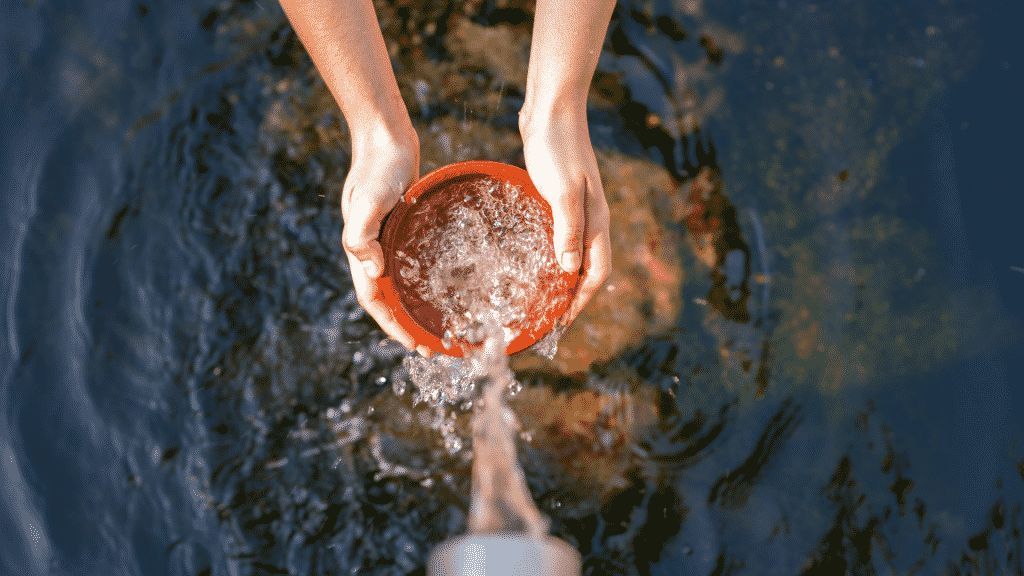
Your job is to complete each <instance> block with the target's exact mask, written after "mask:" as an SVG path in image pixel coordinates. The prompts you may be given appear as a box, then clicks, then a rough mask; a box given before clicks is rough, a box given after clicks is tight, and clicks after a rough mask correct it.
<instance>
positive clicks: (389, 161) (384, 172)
mask: <svg viewBox="0 0 1024 576" xmlns="http://www.w3.org/2000/svg"><path fill="white" fill-rule="evenodd" d="M352 147H353V154H352V167H351V169H350V170H349V173H348V177H346V178H345V185H344V187H343V189H342V193H341V216H342V218H343V219H344V221H345V229H344V231H343V233H342V244H343V245H344V247H345V253H346V254H347V255H348V263H349V270H350V271H351V273H352V284H353V285H354V286H355V290H356V298H358V299H359V304H361V305H362V307H363V308H364V309H365V310H366V311H367V312H369V313H370V316H372V317H373V319H374V320H376V321H377V324H379V325H380V327H381V329H382V330H384V332H386V333H387V335H388V336H389V337H391V338H392V339H394V340H397V341H398V342H400V343H401V344H402V345H403V346H405V347H406V348H407V349H409V350H410V351H411V350H414V349H416V350H419V352H420V354H421V355H423V356H428V357H429V356H430V351H429V349H428V348H427V347H426V346H422V345H419V346H417V344H418V343H417V342H416V340H415V339H414V338H413V337H412V335H411V334H409V332H407V331H406V330H405V328H403V327H402V325H401V324H399V323H398V321H397V320H396V319H395V317H394V315H393V314H392V313H391V310H389V309H388V307H387V306H386V305H385V304H384V298H383V294H382V293H381V291H380V288H378V287H377V279H378V278H380V277H381V275H382V274H383V272H384V252H383V250H382V249H381V246H380V242H378V241H377V236H378V235H379V234H380V227H381V222H382V221H383V220H384V216H386V215H387V214H388V212H390V211H391V209H392V208H394V207H395V205H396V204H397V203H398V201H399V200H400V199H401V197H402V194H404V193H405V191H406V190H408V189H409V186H410V185H412V183H413V182H414V181H415V180H416V179H417V178H418V177H419V165H420V158H419V156H420V150H419V140H418V139H417V137H416V133H415V132H412V135H411V138H410V137H409V136H408V135H406V137H404V138H395V137H393V135H391V134H388V133H386V132H385V131H379V132H377V133H376V134H374V135H372V136H370V137H369V138H366V139H365V140H364V141H363V142H353V146H352Z"/></svg>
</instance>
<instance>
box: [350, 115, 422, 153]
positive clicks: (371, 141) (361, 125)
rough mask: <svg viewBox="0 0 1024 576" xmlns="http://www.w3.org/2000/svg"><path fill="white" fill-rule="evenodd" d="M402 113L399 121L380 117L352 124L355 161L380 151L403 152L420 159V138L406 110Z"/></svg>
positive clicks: (351, 133) (351, 132)
mask: <svg viewBox="0 0 1024 576" xmlns="http://www.w3.org/2000/svg"><path fill="white" fill-rule="evenodd" d="M402 112H403V114H400V115H398V118H397V119H396V118H395V117H391V118H384V117H378V118H375V119H361V121H358V122H354V123H350V124H349V131H350V135H351V138H352V156H353V159H355V158H358V157H361V156H363V155H367V156H372V155H374V154H375V153H377V152H378V151H380V150H401V151H404V152H408V153H412V154H414V155H415V157H417V158H419V150H420V141H419V136H417V135H416V129H415V128H413V126H412V121H411V120H410V119H409V115H408V113H406V112H405V109H404V108H403V109H402Z"/></svg>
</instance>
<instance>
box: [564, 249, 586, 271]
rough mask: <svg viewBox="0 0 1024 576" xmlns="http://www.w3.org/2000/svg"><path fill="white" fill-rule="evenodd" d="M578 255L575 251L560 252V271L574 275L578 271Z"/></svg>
mask: <svg viewBox="0 0 1024 576" xmlns="http://www.w3.org/2000/svg"><path fill="white" fill-rule="evenodd" d="M580 264H581V262H580V253H579V252H576V251H572V252H562V269H563V270H565V271H566V272H570V273H573V274H575V273H576V272H579V271H580Z"/></svg>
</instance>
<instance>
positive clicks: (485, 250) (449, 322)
mask: <svg viewBox="0 0 1024 576" xmlns="http://www.w3.org/2000/svg"><path fill="white" fill-rule="evenodd" d="M444 196H445V197H447V198H449V200H448V201H449V202H450V204H449V205H448V206H446V207H444V206H442V207H433V206H431V207H420V208H419V210H422V216H421V217H420V218H422V221H421V222H420V223H419V224H417V223H416V222H417V219H416V218H411V219H412V222H413V223H412V224H410V231H409V238H408V240H407V241H406V242H405V243H403V244H401V245H399V246H396V247H395V254H396V256H397V261H398V275H399V277H400V280H399V279H396V282H398V283H399V284H400V286H401V289H402V290H403V292H408V293H411V294H413V295H415V298H416V299H417V300H418V301H423V302H426V303H427V304H429V305H430V306H431V307H433V308H434V309H435V310H437V311H439V312H440V313H441V326H439V327H437V331H438V332H439V333H442V334H443V335H444V338H443V339H442V343H443V345H444V346H445V347H446V348H449V349H450V348H451V347H452V346H453V345H454V344H455V343H456V342H457V343H459V344H460V345H466V344H470V345H471V344H472V342H474V341H482V338H481V336H482V334H481V335H476V334H474V332H476V331H479V330H480V328H481V327H482V326H481V325H480V323H479V322H480V321H479V318H481V317H482V315H483V314H485V313H490V312H496V313H497V314H498V315H499V316H498V318H497V322H498V323H499V324H500V325H501V326H502V327H503V328H504V331H505V340H506V342H512V340H514V339H515V338H516V337H518V336H519V335H520V334H521V333H522V332H523V331H527V332H529V333H532V334H540V332H541V324H542V322H543V321H544V319H545V318H546V317H550V316H551V315H552V314H551V312H550V311H551V310H556V309H558V308H559V307H561V308H562V309H564V308H565V307H566V306H567V305H568V299H569V295H570V294H569V290H568V283H567V282H566V280H565V279H564V278H561V277H560V276H559V273H560V269H559V267H558V264H557V262H556V261H555V254H554V248H553V246H552V240H551V232H550V230H551V226H552V221H551V216H550V215H548V214H547V213H546V212H545V211H544V210H543V208H542V206H541V204H540V201H538V200H537V199H535V198H532V197H530V196H527V195H526V194H525V193H524V192H523V191H522V188H521V187H519V186H515V185H513V184H511V183H508V182H501V181H498V180H494V179H491V178H478V179H473V180H470V181H466V182H460V183H458V184H457V185H455V186H454V187H453V189H452V190H450V191H446V192H445V193H444ZM437 201H439V200H435V203H436V202H437ZM425 203H430V202H429V200H428V201H427V202H423V201H420V202H419V204H425ZM416 213H417V212H416V210H414V212H413V214H416Z"/></svg>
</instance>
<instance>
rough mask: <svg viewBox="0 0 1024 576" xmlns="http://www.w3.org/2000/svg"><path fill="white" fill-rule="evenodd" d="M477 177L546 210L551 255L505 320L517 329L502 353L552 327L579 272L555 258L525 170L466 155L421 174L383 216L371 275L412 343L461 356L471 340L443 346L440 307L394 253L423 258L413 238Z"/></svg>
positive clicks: (433, 226)
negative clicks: (516, 314) (380, 264)
mask: <svg viewBox="0 0 1024 576" xmlns="http://www.w3.org/2000/svg"><path fill="white" fill-rule="evenodd" d="M478 181H492V182H493V181H497V182H499V183H508V184H510V185H511V186H514V187H516V188H517V189H518V192H519V193H520V194H524V195H525V199H524V202H532V201H533V200H536V201H538V202H537V203H536V204H534V206H538V205H539V208H540V209H541V210H542V211H543V213H544V214H545V215H546V220H545V221H544V224H543V227H544V231H545V233H546V235H547V245H548V247H549V249H550V251H551V256H552V257H551V258H550V262H549V265H548V266H546V267H545V268H543V269H542V271H541V275H540V276H539V280H538V286H539V287H540V289H539V290H538V298H537V299H536V300H534V301H531V302H529V303H528V304H526V309H527V310H528V312H527V313H526V317H525V318H524V319H523V320H522V321H519V322H512V323H510V324H507V325H506V329H508V330H510V331H511V332H512V333H513V334H517V335H516V336H515V337H514V338H512V340H511V342H510V343H509V345H508V347H507V350H506V352H507V353H508V354H512V353H515V352H518V351H520V350H523V349H525V348H527V347H529V346H531V345H532V344H533V343H535V342H536V341H537V340H540V339H541V338H543V337H544V335H545V334H547V333H548V332H549V331H550V330H551V328H552V327H554V325H555V322H556V321H557V319H558V318H559V317H560V316H561V315H562V314H563V313H564V312H565V310H566V309H567V308H568V305H569V303H570V302H571V301H572V297H573V296H574V295H575V293H576V288H577V286H578V284H579V279H580V274H578V273H577V274H570V273H567V272H565V271H564V270H562V269H561V267H559V266H558V263H557V261H555V259H554V241H553V238H554V233H553V230H552V229H551V226H550V222H551V207H550V205H549V204H548V203H547V201H545V200H544V199H543V198H542V197H541V195H540V193H539V192H537V189H536V187H535V186H534V185H533V182H532V181H531V180H530V177H529V175H528V174H527V173H526V171H525V170H523V169H521V168H517V167H515V166H511V165H509V164H503V163H501V162H491V161H486V160H471V161H467V162H458V163H455V164H449V165H448V166H444V167H441V168H438V169H437V170H434V171H433V172H431V173H429V174H427V175H426V176H424V177H423V178H421V179H419V180H418V181H416V182H415V183H414V184H413V185H412V186H411V187H410V188H409V190H408V191H407V192H406V193H405V195H404V196H403V197H402V199H401V200H400V201H399V202H398V204H397V205H396V206H395V208H394V209H393V210H392V211H391V212H390V213H389V214H388V215H387V216H386V217H385V220H384V223H383V225H382V226H381V233H380V237H379V241H380V243H381V247H382V248H383V251H384V273H383V275H382V276H381V277H380V278H379V279H378V280H377V286H378V287H379V288H380V290H381V292H382V293H383V295H384V303H385V304H386V305H387V306H388V308H389V309H390V311H391V313H392V314H393V315H394V317H395V320H396V321H397V322H398V323H399V324H401V325H402V327H403V328H405V329H406V330H407V331H408V332H409V333H410V334H411V335H412V336H413V338H415V339H416V341H417V342H418V343H421V344H424V345H425V346H427V347H428V348H430V349H431V350H434V351H435V352H440V353H443V354H448V355H450V356H458V357H461V356H463V355H464V354H465V353H466V352H467V351H468V350H469V349H470V348H471V345H470V344H469V343H467V342H466V341H464V340H460V339H457V338H456V339H452V341H451V343H452V346H451V347H450V348H446V347H445V345H444V343H443V342H442V339H443V338H444V336H445V334H444V327H443V313H442V311H441V310H439V309H438V308H436V307H435V306H434V305H433V304H431V303H430V302H427V301H426V300H425V299H424V298H423V297H421V296H420V294H418V293H417V291H416V290H415V289H414V288H413V286H412V284H411V281H407V279H406V278H405V276H406V275H408V268H406V275H403V274H400V271H401V267H402V264H401V262H400V260H399V254H403V255H404V256H405V257H406V258H412V259H414V260H416V261H423V262H429V260H430V257H429V256H428V255H425V254H422V253H420V250H418V249H417V247H416V246H417V242H416V241H417V240H418V238H419V237H420V236H422V235H423V233H424V232H425V231H428V230H431V229H436V228H437V227H438V226H440V225H442V222H444V221H445V219H446V218H448V213H449V212H450V209H451V208H452V207H453V206H454V205H455V204H457V203H459V202H464V201H465V200H466V199H469V198H470V197H471V196H472V193H471V192H467V190H472V189H473V185H474V184H475V183H477V182H478ZM467 194H469V195H467Z"/></svg>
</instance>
